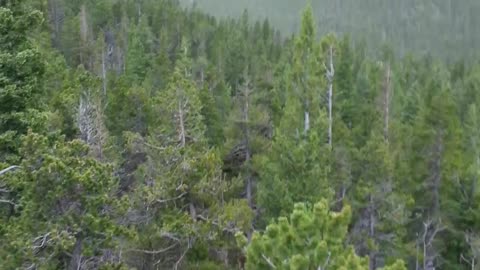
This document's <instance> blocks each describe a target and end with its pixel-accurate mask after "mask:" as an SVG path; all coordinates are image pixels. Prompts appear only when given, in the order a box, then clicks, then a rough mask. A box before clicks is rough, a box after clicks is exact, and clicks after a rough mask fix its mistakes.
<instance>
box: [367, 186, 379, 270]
mask: <svg viewBox="0 0 480 270" xmlns="http://www.w3.org/2000/svg"><path fill="white" fill-rule="evenodd" d="M375 210H376V209H375V203H374V201H373V196H372V195H371V194H370V198H369V217H368V225H369V235H370V239H375ZM369 261H370V263H369V269H370V270H375V269H377V265H376V264H377V260H376V252H375V251H374V250H372V249H370V251H369Z"/></svg>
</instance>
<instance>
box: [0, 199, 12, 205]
mask: <svg viewBox="0 0 480 270" xmlns="http://www.w3.org/2000/svg"><path fill="white" fill-rule="evenodd" d="M0 203H6V204H10V205H13V206H16V204H15V203H14V202H12V201H9V200H2V199H0Z"/></svg>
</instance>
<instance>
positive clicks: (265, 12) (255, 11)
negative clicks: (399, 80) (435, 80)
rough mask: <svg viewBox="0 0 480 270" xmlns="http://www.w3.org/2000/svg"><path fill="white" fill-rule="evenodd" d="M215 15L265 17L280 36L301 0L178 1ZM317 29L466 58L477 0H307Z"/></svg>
mask: <svg viewBox="0 0 480 270" xmlns="http://www.w3.org/2000/svg"><path fill="white" fill-rule="evenodd" d="M180 1H181V2H182V3H183V4H184V5H186V6H188V7H191V6H192V5H194V6H196V7H197V8H199V9H201V10H203V11H206V12H208V13H210V14H213V15H215V16H217V17H221V18H224V17H229V16H237V17H238V16H240V15H241V14H242V13H243V11H244V10H247V11H248V14H249V17H250V18H251V19H260V20H263V19H264V18H268V19H269V21H270V22H271V23H272V24H273V26H275V27H276V28H278V29H279V30H280V31H281V32H282V34H284V35H286V34H289V33H292V32H294V31H296V30H297V29H298V28H299V21H300V13H301V11H302V10H303V8H304V7H305V5H306V3H307V1H306V0H295V1H292V0H180ZM311 2H312V6H313V9H314V12H315V15H316V17H315V18H316V20H317V25H318V32H319V33H320V34H324V33H327V32H331V31H334V32H336V33H338V34H344V33H348V34H350V36H351V37H352V38H353V40H354V41H359V40H362V39H365V40H368V44H369V46H370V50H373V51H374V50H375V49H377V48H376V47H375V46H372V45H371V44H383V43H387V44H389V45H392V46H393V47H394V48H395V50H396V51H398V53H399V54H400V55H404V54H405V53H407V52H409V51H413V52H415V53H416V54H424V53H431V54H432V55H434V56H439V57H442V58H444V59H446V60H457V59H458V58H469V57H471V56H473V55H477V54H478V53H477V51H478V50H479V48H480V16H479V15H478V14H480V1H479V0H312V1H311Z"/></svg>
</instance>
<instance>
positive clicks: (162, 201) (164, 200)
mask: <svg viewBox="0 0 480 270" xmlns="http://www.w3.org/2000/svg"><path fill="white" fill-rule="evenodd" d="M185 195H187V192H184V193H182V194H180V195H178V196H177V197H174V198H170V199H163V200H156V201H155V202H156V203H167V202H171V201H175V200H178V199H181V198H182V197H183V196H185Z"/></svg>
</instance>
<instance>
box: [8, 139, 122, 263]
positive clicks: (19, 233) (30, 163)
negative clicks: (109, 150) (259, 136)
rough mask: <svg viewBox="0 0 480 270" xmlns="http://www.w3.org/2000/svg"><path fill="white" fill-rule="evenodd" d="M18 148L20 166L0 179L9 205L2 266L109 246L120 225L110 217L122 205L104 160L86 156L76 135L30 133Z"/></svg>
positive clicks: (63, 260)
mask: <svg viewBox="0 0 480 270" xmlns="http://www.w3.org/2000/svg"><path fill="white" fill-rule="evenodd" d="M20 154H21V156H22V159H23V161H22V163H21V164H20V165H19V166H20V168H19V169H18V170H17V171H15V172H13V173H10V174H8V175H7V176H4V177H3V179H2V181H3V182H4V183H5V185H6V186H7V187H8V188H9V189H10V190H11V192H12V193H13V197H12V198H11V204H13V205H14V209H13V210H12V212H11V213H10V216H8V217H6V218H3V221H2V232H4V233H5V232H7V233H6V234H4V235H3V237H4V239H6V241H4V242H3V243H2V245H1V249H0V254H1V255H0V257H1V258H2V262H3V263H2V264H3V265H4V266H8V267H11V268H16V267H21V266H26V267H28V266H30V265H29V264H34V265H37V266H38V267H46V268H63V267H62V265H66V264H68V263H69V259H67V258H65V256H64V254H65V253H66V252H68V253H70V254H73V255H72V256H84V257H85V258H89V257H93V256H94V255H95V254H98V253H99V252H102V250H103V249H106V248H111V247H114V246H115V245H114V243H115V240H116V239H119V238H120V237H121V236H122V235H123V234H124V233H125V232H126V230H125V229H124V228H122V226H119V225H118V224H116V222H115V219H116V218H118V217H119V216H120V215H121V213H122V212H121V211H122V209H123V206H122V199H121V198H116V197H115V192H116V184H117V182H116V179H115V177H114V176H113V173H112V167H111V166H110V165H108V164H102V163H100V162H98V161H96V160H94V159H93V158H91V157H89V154H88V147H86V145H84V144H82V143H81V142H80V141H71V142H65V141H64V140H63V139H62V138H58V139H55V138H47V137H44V136H41V135H36V134H33V133H29V134H28V135H26V136H25V137H24V138H23V139H22V148H21V149H20ZM77 253H79V254H77Z"/></svg>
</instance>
